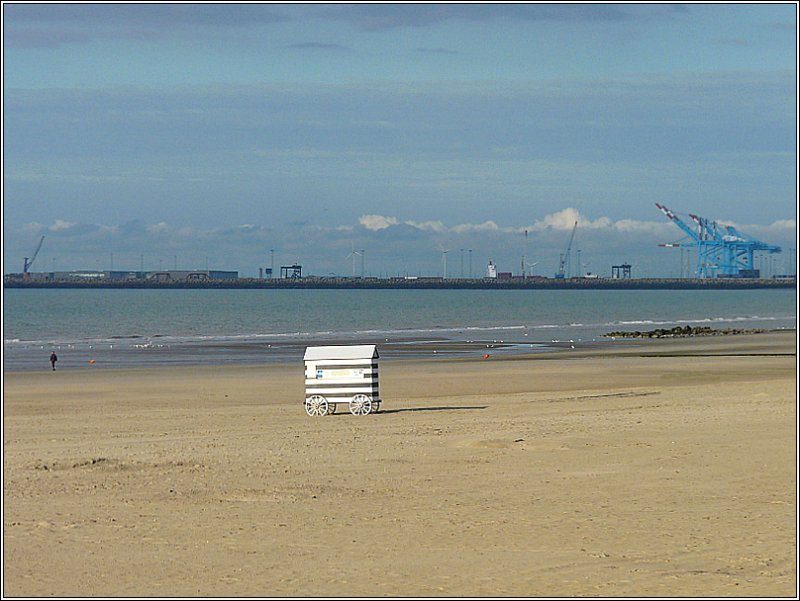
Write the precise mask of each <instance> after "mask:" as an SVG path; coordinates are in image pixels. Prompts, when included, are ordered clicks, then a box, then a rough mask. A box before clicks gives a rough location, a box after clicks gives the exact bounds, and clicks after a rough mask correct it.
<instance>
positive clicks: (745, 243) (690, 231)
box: [656, 203, 781, 277]
mask: <svg viewBox="0 0 800 601" xmlns="http://www.w3.org/2000/svg"><path fill="white" fill-rule="evenodd" d="M656 207H658V209H659V210H660V211H661V212H662V213H664V215H666V216H667V218H668V219H669V220H670V221H672V223H674V224H675V225H677V226H678V227H679V228H680V229H681V230H683V231H684V232H685V233H686V234H687V235H688V236H689V238H690V239H691V240H692V242H693V244H681V245H677V244H672V245H662V246H695V247H696V248H697V268H696V270H695V273H696V275H697V276H698V277H714V275H717V276H721V277H759V273H758V271H757V270H756V269H755V268H754V267H753V265H754V264H753V253H754V252H756V251H763V252H768V253H770V254H773V253H779V252H781V247H780V246H774V245H771V244H766V243H764V242H761V241H760V240H756V239H755V238H753V237H751V236H748V235H746V234H743V233H742V232H740V231H739V230H737V229H736V228H735V227H733V226H732V225H722V224H720V223H717V222H716V221H711V220H710V219H706V218H705V217H700V216H698V215H694V214H691V213H690V214H689V215H688V217H689V219H690V220H691V221H692V223H693V227H692V226H690V225H689V224H687V223H686V222H685V221H684V220H683V219H681V218H680V217H679V216H678V215H677V214H676V213H674V212H673V211H671V210H669V209H668V208H667V207H665V206H664V205H662V204H659V203H656ZM715 272H716V273H715Z"/></svg>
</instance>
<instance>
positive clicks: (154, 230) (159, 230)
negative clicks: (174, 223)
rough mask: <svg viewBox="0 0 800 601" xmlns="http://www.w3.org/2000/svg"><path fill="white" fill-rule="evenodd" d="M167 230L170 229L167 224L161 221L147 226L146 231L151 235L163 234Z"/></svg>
mask: <svg viewBox="0 0 800 601" xmlns="http://www.w3.org/2000/svg"><path fill="white" fill-rule="evenodd" d="M169 229H170V227H169V224H168V223H167V222H165V221H161V222H159V223H155V224H153V225H148V226H147V231H148V232H150V233H151V234H163V233H164V232H167V231H169Z"/></svg>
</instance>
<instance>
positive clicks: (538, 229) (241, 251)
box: [9, 207, 797, 277]
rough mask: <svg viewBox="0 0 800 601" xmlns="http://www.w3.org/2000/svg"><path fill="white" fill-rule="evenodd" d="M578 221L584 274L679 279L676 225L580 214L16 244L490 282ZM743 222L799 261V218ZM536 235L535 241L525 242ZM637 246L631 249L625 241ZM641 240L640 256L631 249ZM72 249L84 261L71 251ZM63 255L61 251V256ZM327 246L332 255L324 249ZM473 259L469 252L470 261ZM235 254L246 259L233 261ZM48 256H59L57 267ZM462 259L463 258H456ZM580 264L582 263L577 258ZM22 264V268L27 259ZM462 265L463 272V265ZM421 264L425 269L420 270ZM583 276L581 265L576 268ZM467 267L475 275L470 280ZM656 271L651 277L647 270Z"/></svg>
mask: <svg viewBox="0 0 800 601" xmlns="http://www.w3.org/2000/svg"><path fill="white" fill-rule="evenodd" d="M575 222H577V223H578V227H577V230H576V240H575V242H576V243H575V249H574V252H577V250H578V249H580V250H581V252H582V254H583V258H582V260H581V262H582V263H585V267H584V271H593V272H594V273H599V274H600V275H607V272H609V271H610V266H611V264H612V263H619V262H624V261H629V262H635V263H636V265H637V267H638V268H639V269H640V270H641V272H640V274H639V275H647V274H648V272H649V274H650V275H668V274H670V273H672V274H673V275H675V274H674V271H675V269H676V265H678V263H677V259H676V257H677V256H678V255H677V254H676V253H675V252H674V251H669V250H665V249H663V248H659V247H658V246H657V245H658V244H659V243H668V242H676V241H681V240H682V241H684V242H685V241H686V239H685V236H683V234H682V232H681V231H680V230H679V229H678V228H677V227H675V226H674V225H673V224H672V223H670V222H669V221H668V220H666V219H664V220H659V221H639V220H631V219H620V220H616V221H614V220H612V219H610V218H609V217H606V216H600V217H597V218H594V219H591V218H588V217H586V216H584V215H582V214H581V213H580V211H578V210H577V209H575V208H574V207H566V208H564V209H562V210H561V211H557V212H555V213H551V214H548V215H544V216H542V218H540V219H537V220H534V221H533V222H531V223H529V224H527V225H523V226H517V225H500V224H498V223H496V222H494V221H485V222H483V223H453V224H446V223H443V222H441V221H436V222H423V221H414V220H400V219H399V218H397V217H394V216H386V215H376V214H365V215H362V216H361V217H359V219H358V220H357V222H355V223H349V224H330V225H327V226H325V225H308V224H297V225H295V226H292V227H288V228H273V227H269V226H266V225H258V224H252V223H250V224H239V225H235V226H217V227H189V226H180V225H172V224H169V223H167V222H163V221H162V222H159V223H151V224H148V223H143V222H141V221H138V220H133V221H129V222H126V223H123V224H88V223H79V222H72V221H67V220H64V219H57V220H56V221H54V222H53V223H51V224H49V225H48V224H42V223H38V222H30V223H27V224H25V225H24V226H23V228H22V230H21V231H20V233H19V234H18V235H15V236H12V237H11V239H10V240H9V243H10V245H11V246H18V248H19V250H20V251H27V253H28V254H29V253H30V250H29V249H27V247H26V246H25V245H26V244H27V245H28V246H30V245H31V244H33V242H35V239H36V237H38V236H41V235H44V236H45V237H46V238H47V239H48V242H47V244H46V246H44V250H43V256H44V257H45V258H44V259H43V260H42V262H43V263H45V264H44V265H42V264H39V265H38V266H37V268H36V270H72V269H109V268H110V265H111V261H113V262H114V265H115V268H117V269H127V270H136V269H139V268H140V267H142V266H144V265H143V264H144V263H146V266H145V268H146V269H156V268H159V269H162V268H163V269H167V268H169V269H171V268H173V267H175V266H177V267H179V268H182V269H203V268H204V265H205V264H206V262H207V261H210V262H211V266H212V268H218V269H232V270H237V271H240V272H241V275H242V276H249V277H254V276H255V275H256V274H257V270H258V267H261V268H264V267H269V266H270V265H269V260H270V256H271V255H270V250H272V251H273V255H272V258H275V257H277V258H278V260H279V262H283V263H284V264H285V263H295V262H297V263H300V264H303V265H304V271H305V273H308V274H309V275H341V276H348V275H352V274H351V273H350V272H351V264H350V262H349V260H348V259H347V257H348V256H349V252H350V250H352V249H353V248H355V249H357V250H363V251H365V253H366V255H367V256H368V257H369V258H368V260H367V265H368V267H367V269H366V271H367V274H373V275H409V274H411V275H431V276H436V275H442V267H443V266H442V255H441V253H442V251H443V250H447V251H448V252H450V253H452V254H451V263H450V265H451V267H450V270H449V275H450V276H451V277H459V276H462V275H463V276H468V275H470V274H468V273H466V270H467V269H468V267H467V266H466V265H464V263H463V261H464V260H465V256H466V257H468V258H471V259H472V260H473V273H472V275H478V276H480V275H481V274H482V273H483V270H484V268H485V265H486V263H487V262H488V261H489V260H492V261H493V262H494V263H495V264H497V265H499V266H500V267H501V269H502V270H507V271H512V272H514V273H516V272H519V271H521V261H522V255H523V254H525V255H526V256H527V259H528V261H532V260H533V259H536V263H537V265H541V267H538V270H536V273H540V274H544V275H549V276H552V275H553V273H551V271H552V272H555V270H556V268H557V263H558V259H559V256H560V253H562V252H563V251H564V245H565V244H566V242H567V240H568V237H569V234H570V233H571V230H572V229H573V226H574V224H575ZM723 223H725V224H727V225H734V226H735V227H737V228H739V229H740V230H742V231H744V232H745V233H747V234H749V235H752V236H754V237H756V238H759V239H762V240H763V241H765V242H768V243H774V244H783V245H784V246H785V250H786V253H784V255H783V256H780V258H779V259H778V261H779V263H780V264H781V266H786V265H785V264H786V263H787V262H788V261H790V260H792V259H793V257H792V256H790V255H791V251H793V250H794V248H795V247H794V246H793V245H792V243H793V241H794V240H795V239H796V236H797V225H796V221H795V220H793V219H788V220H777V221H774V222H772V223H769V224H738V223H733V222H723ZM525 232H527V236H525ZM623 239H624V240H627V242H626V243H624V244H623V243H621V240H623ZM633 242H635V243H636V244H637V245H638V246H639V248H640V251H639V252H635V253H631V252H630V251H629V250H626V246H627V245H630V244H631V243H633ZM65 248H70V249H73V250H74V251H75V254H74V255H70V254H69V253H63V252H61V251H63V250H64V249H65ZM98 248H103V249H113V250H111V251H109V252H108V253H105V252H104V253H101V254H99V255H98V254H95V258H94V261H93V262H92V261H88V262H87V261H84V262H83V263H81V262H80V261H81V259H80V257H81V256H82V255H83V253H90V252H93V251H94V250H96V249H98ZM56 249H58V250H56ZM319 249H324V250H322V251H321V250H319ZM465 253H469V254H468V255H465ZM230 256H234V257H237V259H235V260H233V261H231V260H230V258H229V257H230ZM47 257H50V259H49V261H50V264H47V263H48V260H47ZM454 257H456V258H454ZM576 260H577V259H576ZM18 262H19V261H18ZM454 265H456V266H457V267H454ZM415 266H424V268H423V267H415ZM575 268H576V269H577V263H576V267H575ZM462 269H464V270H465V272H464V273H462V271H461V270H462ZM645 270H647V271H645Z"/></svg>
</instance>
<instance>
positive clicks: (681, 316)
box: [3, 289, 797, 372]
mask: <svg viewBox="0 0 800 601" xmlns="http://www.w3.org/2000/svg"><path fill="white" fill-rule="evenodd" d="M676 325H680V326H685V325H692V326H710V327H713V328H716V329H724V328H743V329H753V328H756V329H766V330H791V329H796V326H797V294H796V290H794V289H777V290H772V289H754V290H426V289H412V290H360V289H355V290H354V289H335V290H330V289H326V290H315V289H290V290H203V289H193V290H167V289H165V290H136V289H114V290H111V289H6V290H4V292H3V371H4V372H10V371H26V370H40V369H50V364H49V361H48V358H49V356H50V353H51V351H56V353H57V355H58V359H59V360H58V364H57V365H58V368H59V369H103V368H136V367H154V366H171V365H224V364H240V365H248V364H251V365H257V364H266V363H280V362H301V361H302V356H303V352H304V350H305V348H306V347H307V346H313V345H327V344H377V345H378V347H379V351H380V353H381V357H382V358H388V359H399V358H404V357H414V358H419V357H427V358H430V359H432V360H435V359H438V358H445V357H453V356H476V357H481V356H491V355H498V354H507V353H545V352H551V351H554V350H557V349H564V348H573V347H576V346H578V347H580V346H591V345H608V344H618V343H620V342H621V341H624V339H620V338H616V339H611V338H607V337H604V336H603V334H606V333H609V332H612V331H620V330H624V331H635V330H641V331H646V330H652V329H656V328H671V327H674V326H676Z"/></svg>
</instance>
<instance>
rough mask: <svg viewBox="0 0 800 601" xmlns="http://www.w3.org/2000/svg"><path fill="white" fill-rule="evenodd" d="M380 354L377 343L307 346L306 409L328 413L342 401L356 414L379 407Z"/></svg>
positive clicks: (310, 411)
mask: <svg viewBox="0 0 800 601" xmlns="http://www.w3.org/2000/svg"><path fill="white" fill-rule="evenodd" d="M378 358H379V357H378V350H377V348H375V345H374V344H361V345H350V346H309V347H308V348H306V354H305V356H304V357H303V359H304V360H305V364H306V398H305V408H306V413H308V414H309V415H312V416H313V415H327V414H329V413H334V412H335V411H336V408H337V406H338V405H340V404H346V405H347V407H348V409H349V410H350V413H352V414H353V415H368V414H370V413H375V412H376V411H378V410H379V409H380V405H381V399H380V395H379V393H378Z"/></svg>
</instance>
